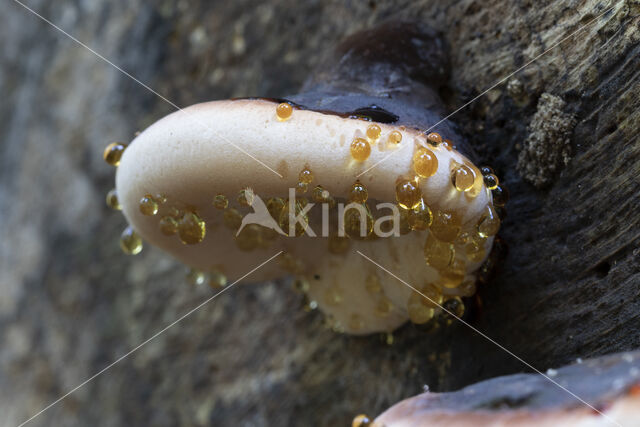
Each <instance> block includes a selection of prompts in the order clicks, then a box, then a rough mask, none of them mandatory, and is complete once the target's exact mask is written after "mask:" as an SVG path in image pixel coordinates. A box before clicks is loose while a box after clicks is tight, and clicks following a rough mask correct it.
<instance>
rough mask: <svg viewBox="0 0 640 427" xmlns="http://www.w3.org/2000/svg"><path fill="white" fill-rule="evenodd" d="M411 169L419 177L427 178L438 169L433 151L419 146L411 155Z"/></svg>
mask: <svg viewBox="0 0 640 427" xmlns="http://www.w3.org/2000/svg"><path fill="white" fill-rule="evenodd" d="M413 170H414V171H415V172H416V174H418V176H419V177H421V178H429V177H430V176H433V175H435V173H436V172H437V171H438V158H437V157H436V155H435V154H434V153H433V151H431V150H429V149H428V148H424V147H420V148H418V149H417V150H416V153H415V154H414V155H413Z"/></svg>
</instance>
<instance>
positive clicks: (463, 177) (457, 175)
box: [451, 165, 475, 191]
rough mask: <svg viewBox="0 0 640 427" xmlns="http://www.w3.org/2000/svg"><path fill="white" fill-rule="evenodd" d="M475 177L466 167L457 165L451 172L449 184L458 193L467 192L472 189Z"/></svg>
mask: <svg viewBox="0 0 640 427" xmlns="http://www.w3.org/2000/svg"><path fill="white" fill-rule="evenodd" d="M474 180H475V175H474V174H473V171H472V170H471V168H470V167H469V166H467V165H457V166H456V167H455V168H454V169H453V171H451V183H452V184H453V186H454V187H455V188H456V190H458V191H468V190H470V189H471V187H473V182H474Z"/></svg>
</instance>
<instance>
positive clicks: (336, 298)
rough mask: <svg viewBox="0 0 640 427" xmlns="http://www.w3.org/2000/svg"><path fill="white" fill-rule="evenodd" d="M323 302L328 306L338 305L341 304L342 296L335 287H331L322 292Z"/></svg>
mask: <svg viewBox="0 0 640 427" xmlns="http://www.w3.org/2000/svg"><path fill="white" fill-rule="evenodd" d="M324 301H325V302H326V303H327V304H329V305H333V306H335V305H339V304H340V303H341V302H342V295H341V294H340V291H339V290H338V289H337V288H336V287H334V286H332V287H330V288H329V289H327V290H326V291H324Z"/></svg>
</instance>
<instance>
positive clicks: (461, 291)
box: [456, 279, 476, 297]
mask: <svg viewBox="0 0 640 427" xmlns="http://www.w3.org/2000/svg"><path fill="white" fill-rule="evenodd" d="M456 291H458V295H460V296H461V297H470V296H473V294H475V293H476V281H475V279H466V280H464V281H463V282H462V283H460V285H459V286H458V287H457V288H456Z"/></svg>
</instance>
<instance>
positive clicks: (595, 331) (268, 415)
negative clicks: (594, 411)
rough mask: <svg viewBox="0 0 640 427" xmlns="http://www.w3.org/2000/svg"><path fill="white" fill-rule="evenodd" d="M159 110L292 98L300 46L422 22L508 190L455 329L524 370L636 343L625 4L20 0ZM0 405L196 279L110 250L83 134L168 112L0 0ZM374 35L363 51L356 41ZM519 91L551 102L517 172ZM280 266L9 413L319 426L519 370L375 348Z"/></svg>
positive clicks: (110, 342)
mask: <svg viewBox="0 0 640 427" xmlns="http://www.w3.org/2000/svg"><path fill="white" fill-rule="evenodd" d="M28 5H29V6H31V7H33V8H35V9H36V10H37V11H38V12H39V13H42V14H43V15H44V16H46V17H47V18H49V19H51V20H52V21H53V22H55V23H56V24H58V25H60V26H61V27H63V28H64V29H65V30H67V31H69V32H70V33H72V34H73V35H74V36H76V37H78V38H79V39H80V40H82V41H83V42H85V43H86V44H88V45H89V46H91V47H92V48H94V49H96V50H97V51H98V52H100V53H101V54H103V55H104V56H106V57H107V58H109V59H110V60H111V61H113V62H114V63H116V64H118V65H119V66H121V67H122V68H124V69H125V70H127V71H128V72H130V73H131V74H133V75H135V76H136V78H138V79H140V80H141V81H143V82H145V83H146V84H148V85H149V86H151V87H152V88H154V90H156V91H158V92H159V93H161V94H162V95H163V96H166V97H167V98H168V99H170V100H171V101H173V102H175V103H176V104H178V105H180V106H185V105H189V104H193V103H195V102H199V101H205V100H210V99H219V98H229V97H234V96H251V95H259V96H268V97H269V96H271V97H277V96H282V95H285V94H290V93H295V92H296V90H297V89H298V88H299V87H300V85H301V84H302V83H303V81H304V80H305V79H306V76H307V75H308V74H309V72H310V70H312V69H313V66H314V65H315V64H317V63H318V61H319V59H320V57H321V54H322V53H323V52H325V51H326V49H329V48H330V47H331V46H332V45H334V44H335V43H337V42H338V41H340V40H341V39H342V38H343V37H344V36H346V35H348V34H351V33H352V32H354V31H357V30H360V29H364V28H367V27H370V26H372V25H375V24H376V23H378V22H381V21H383V20H385V19H388V18H390V17H395V18H405V19H406V18H414V19H419V20H421V21H424V22H429V23H431V25H433V26H434V27H436V28H437V29H439V30H441V31H442V32H443V33H444V34H445V35H446V37H447V40H448V43H449V49H450V52H451V63H452V69H453V72H452V75H451V77H450V79H449V81H448V82H447V85H446V87H444V88H443V89H442V91H441V95H442V96H443V97H444V98H445V100H446V102H447V105H448V108H449V110H450V111H454V110H455V109H456V108H457V107H459V106H460V105H462V104H464V103H465V102H467V101H468V100H470V99H472V98H473V97H474V96H476V95H478V94H480V93H482V92H483V91H484V90H485V89H486V88H488V87H490V86H491V85H492V84H493V83H495V82H496V81H498V80H500V79H501V78H503V77H504V76H506V75H508V74H509V73H511V72H512V71H513V70H515V69H517V68H518V67H520V66H522V65H524V64H526V63H527V62H528V61H530V60H531V59H533V58H534V57H535V56H537V55H538V54H540V53H542V52H544V51H545V50H546V49H548V48H549V47H551V46H552V45H553V44H554V43H556V42H558V41H560V40H561V39H562V38H563V37H566V36H567V35H569V34H571V33H572V32H574V31H576V30H578V29H579V28H580V26H581V25H585V24H587V23H589V22H590V21H591V20H592V19H593V18H595V17H596V16H597V15H598V14H600V13H601V12H604V11H605V10H606V8H607V7H609V6H612V7H613V9H612V11H610V12H608V13H607V14H605V15H604V16H602V17H599V18H598V19H597V20H596V21H595V22H594V23H593V24H592V25H590V26H589V27H588V28H586V29H585V30H584V31H583V32H581V33H580V34H579V35H576V36H574V37H572V38H571V39H570V40H569V41H567V42H566V43H564V44H562V45H561V46H559V47H557V48H555V49H553V50H551V51H549V52H548V53H547V54H546V55H544V56H543V57H542V58H540V59H539V60H537V61H536V62H535V63H533V64H531V65H530V66H529V67H527V68H526V69H524V70H523V71H522V72H520V73H518V74H517V75H515V76H513V77H512V78H510V79H508V80H509V81H508V82H505V83H504V84H502V85H500V86H498V87H496V88H494V89H492V90H490V91H489V92H488V93H486V94H485V95H484V96H482V97H481V98H479V99H478V100H477V101H476V102H474V103H473V104H472V105H470V106H469V107H467V108H465V109H463V110H462V111H460V112H459V113H458V114H456V115H455V116H454V117H453V118H452V120H453V121H454V122H456V123H457V124H458V125H459V127H460V129H461V130H462V131H463V133H464V135H465V136H466V137H467V139H468V140H469V141H470V142H471V143H472V144H473V145H474V147H475V149H476V151H477V152H478V154H479V155H480V156H481V158H482V160H483V163H486V164H489V165H491V166H493V167H494V168H495V169H496V170H497V171H498V173H499V175H500V177H501V178H502V181H503V182H505V183H506V184H507V186H508V188H509V190H510V193H511V200H510V202H509V204H508V205H507V210H508V217H507V219H506V221H505V222H504V226H503V230H502V231H501V235H502V237H503V238H504V240H505V241H506V242H507V244H508V246H509V253H508V256H507V257H506V258H505V259H504V261H503V262H502V265H501V268H500V271H499V274H498V275H497V277H496V278H495V279H494V280H493V281H492V282H491V283H490V284H488V285H487V286H485V287H482V288H481V289H480V291H479V296H480V298H481V300H482V309H481V310H478V311H477V314H476V316H475V317H474V318H472V319H470V320H471V322H472V324H473V325H474V326H475V327H477V328H478V329H480V330H482V331H483V332H484V333H486V334H487V335H488V336H490V337H492V338H494V339H495V340H496V341H498V342H500V343H501V344H502V345H504V346H505V347H506V348H508V349H510V350H511V351H513V352H514V353H515V354H517V355H519V356H521V357H522V358H523V359H525V360H527V361H528V362H530V363H531V364H532V365H534V366H536V367H537V368H539V369H542V370H545V369H547V368H549V367H557V366H559V365H562V364H565V363H567V362H569V361H571V360H574V359H575V358H577V357H582V358H586V357H591V356H595V355H600V354H605V353H610V352H614V351H621V350H630V349H634V348H638V347H640V338H639V337H638V334H637V330H638V327H639V326H640V320H639V319H638V312H639V311H640V310H639V308H640V302H639V301H640V300H639V299H638V296H639V293H640V291H639V289H640V288H639V285H640V268H639V266H638V264H639V263H638V254H639V253H640V243H639V237H640V227H639V223H640V216H639V215H638V213H637V209H638V206H640V193H639V192H638V186H639V184H640V182H639V181H640V178H639V176H640V144H639V143H638V135H639V134H640V132H639V126H640V125H639V124H640V120H639V115H640V113H639V111H640V109H639V108H638V107H639V105H640V99H639V97H638V93H640V79H639V71H638V70H639V68H640V67H639V63H640V43H639V41H640V31H639V30H638V27H639V23H640V17H639V15H640V4H638V2H637V1H634V0H625V1H612V2H605V1H593V0H585V1H578V0H576V1H569V2H553V1H545V2H532V1H526V0H522V1H515V2H514V1H504V0H503V1H497V0H489V1H478V0H461V1H456V2H429V1H413V2H409V1H405V2H402V1H392V0H389V1H373V0H372V1H369V2H353V3H344V2H341V1H323V2H294V1H290V0H279V1H270V2H268V3H266V4H265V3H263V2H258V1H249V0H242V1H234V2H224V3H223V2H220V3H216V4H210V3H209V2H204V1H192V2H188V3H187V2H178V3H174V2H159V3H155V2H153V3H152V2H142V1H128V2H124V1H114V2H97V3H86V2H82V3H72V2H65V3H52V2H45V1H31V2H29V3H28ZM0 35H1V36H2V39H3V42H4V43H3V49H2V50H1V51H0V61H1V63H2V68H0V88H1V89H2V93H3V98H4V99H3V102H2V103H1V104H0V134H1V135H2V144H1V145H0V177H1V182H0V214H1V215H2V220H3V227H2V228H1V229H0V233H1V234H0V236H1V237H2V239H1V241H2V244H0V255H1V256H0V287H1V288H0V289H1V291H2V296H1V298H0V337H1V340H2V341H1V342H2V347H1V348H0V414H1V415H0V423H2V424H3V425H4V424H6V425H16V424H18V423H19V422H21V421H23V420H24V419H26V418H27V417H29V416H30V415H33V414H35V413H36V412H37V411H39V410H40V409H42V408H43V407H44V406H45V405H46V404H48V403H49V402H51V401H53V400H54V399H56V398H57V397H59V396H60V395H62V394H64V393H65V392H66V391H68V390H70V389H72V388H73V387H74V386H76V385H77V384H79V383H81V382H82V381H84V380H85V379H86V378H88V377H90V376H91V375H92V374H94V373H95V372H97V371H98V370H100V369H102V368H103V367H105V366H106V365H108V364H109V363H110V362H111V361H113V360H115V359H117V358H118V357H119V356H120V355H122V354H124V353H126V352H127V351H128V350H129V349H131V348H133V347H135V346H136V345H138V344H139V343H140V342H142V341H143V340H144V339H145V338H147V337H149V336H151V335H153V334H154V333H155V332H156V331H158V330H160V329H162V328H163V327H164V326H165V325H167V324H169V323H170V322H172V321H173V320H174V319H176V318H177V317H179V316H180V315H181V314H183V313H185V312H186V311H188V310H189V309H190V308H192V307H194V306H195V305H197V304H198V303H199V302H200V301H202V300H203V299H204V298H206V297H207V296H209V295H210V293H209V292H208V291H207V290H205V289H192V288H190V287H189V286H187V285H186V284H185V283H184V279H183V271H182V268H181V267H180V266H179V265H177V264H176V263H174V262H173V261H171V260H170V259H168V258H167V257H166V256H164V255H163V254H161V253H159V252H158V251H156V250H153V249H152V248H146V249H145V251H143V254H141V255H140V256H138V257H136V258H127V257H125V256H123V255H122V254H121V253H120V251H119V248H118V245H117V236H118V235H119V232H120V230H121V229H122V228H123V227H124V225H125V224H124V223H123V219H122V218H121V216H119V215H117V214H114V213H113V212H111V211H109V210H108V209H107V208H106V207H105V206H104V202H103V197H104V194H106V192H107V191H108V190H109V189H110V188H111V187H112V186H113V171H112V170H111V169H110V168H108V167H107V166H106V165H104V164H103V162H102V159H101V158H100V157H101V152H102V149H103V148H104V146H105V144H106V143H108V142H110V141H112V140H129V139H130V138H131V136H132V135H133V133H134V132H135V131H136V130H139V129H142V128H144V127H146V126H147V125H149V124H150V123H152V122H153V121H155V120H156V119H158V118H160V117H161V116H163V115H165V114H167V113H169V112H171V111H172V107H171V106H170V105H168V104H167V103H166V102H164V101H163V100H162V99H160V98H158V97H157V96H155V95H154V94H152V93H150V92H148V91H147V90H146V89H144V88H143V87H141V86H140V85H138V84H137V83H135V82H133V81H132V80H131V79H129V78H127V77H125V76H123V75H122V74H121V73H119V72H118V71H117V70H115V69H113V68H112V67H110V66H109V65H108V64H105V63H104V62H102V61H100V60H99V59H98V58H96V57H95V56H94V55H93V54H91V53H89V52H87V51H86V50H85V49H83V48H81V47H79V46H77V45H75V44H74V43H73V42H72V41H70V40H69V39H67V38H66V37H64V36H63V35H61V34H60V33H57V32H56V31H55V30H54V29H52V28H51V27H49V26H47V25H46V24H44V23H43V22H41V21H39V20H38V19H37V18H36V17H35V16H33V15H31V14H29V13H28V12H27V11H26V10H24V9H23V8H21V7H20V6H19V5H18V4H16V3H13V2H9V3H8V4H6V5H5V8H4V10H3V13H2V15H0ZM373 48H375V47H373ZM543 93H548V94H551V95H553V96H557V97H559V98H560V99H561V100H562V101H563V102H564V103H565V105H564V107H563V113H564V114H567V115H570V116H573V117H575V120H576V122H575V123H576V124H575V127H573V128H572V129H571V130H570V131H569V132H568V134H569V143H570V146H571V153H572V154H571V160H570V161H569V162H568V163H567V164H566V165H564V164H562V167H561V168H560V170H557V171H556V172H554V175H553V177H551V178H550V183H549V185H548V186H547V187H546V188H544V189H542V190H537V189H536V188H535V187H534V186H533V185H531V184H529V183H528V182H525V181H524V180H523V178H522V176H521V175H520V172H519V170H522V168H520V169H519V168H517V163H518V156H519V153H520V152H521V151H522V150H523V149H526V147H527V145H526V141H530V140H531V138H532V137H530V134H532V133H535V134H537V133H541V134H542V135H543V138H541V139H540V140H542V141H544V140H549V139H550V140H553V138H552V137H550V136H549V135H548V134H546V133H545V132H546V131H545V130H544V129H542V130H541V129H538V128H530V124H531V123H532V119H533V117H534V115H535V114H536V110H537V108H538V105H540V103H539V100H540V98H541V95H542V94H543ZM300 305H301V300H300V297H299V296H298V295H297V294H296V293H294V292H293V291H292V290H290V289H289V287H288V285H287V283H285V282H284V281H283V282H281V283H267V284H264V285H260V286H255V287H239V288H236V289H233V290H232V291H231V292H229V293H228V294H226V295H223V296H221V297H220V298H218V299H216V300H215V301H214V302H213V303H211V304H210V305H208V306H207V307H205V308H203V309H202V310H200V311H199V312H197V313H196V314H194V315H193V316H192V317H190V318H189V319H187V320H185V321H184V322H182V323H181V324H180V325H178V326H176V327H174V328H172V329H170V330H169V331H167V333H165V334H163V335H162V336H160V337H158V338H157V339H156V340H154V341H153V342H151V343H150V344H149V345H147V346H146V347H144V348H142V349H141V350H140V351H138V352H136V353H135V354H134V355H132V356H131V357H130V358H128V359H126V360H125V361H123V362H122V363H120V364H118V365H116V366H115V367H113V368H112V369H110V370H109V371H108V372H106V373H105V374H104V375H103V376H101V377H99V378H97V379H96V380H95V381H92V382H91V383H89V384H88V385H86V386H85V387H83V388H82V389H80V390H78V392H76V393H74V394H73V395H71V396H70V397H68V398H67V399H65V400H64V401H63V402H61V403H60V404H58V405H57V406H55V407H53V408H52V409H50V410H49V411H47V412H46V413H44V414H43V415H41V416H40V417H38V418H36V419H35V420H34V422H33V425H52V424H64V425H101V426H102V425H105V426H110V425H122V424H128V425H157V426H164V425H195V426H198V425H208V424H215V425H222V424H224V425H230V424H240V425H258V426H260V425H286V424H296V425H304V424H309V425H337V424H346V423H347V422H349V420H350V419H351V417H352V416H353V415H355V414H357V413H360V412H366V413H369V414H376V413H379V412H381V411H382V410H383V409H385V408H386V407H387V406H390V405H391V404H393V403H395V402H396V401H398V400H400V399H403V398H406V397H408V396H411V395H414V394H417V393H419V392H420V391H421V390H422V387H423V385H425V384H428V385H429V386H430V388H431V390H437V391H446V390H452V389H456V388H459V387H461V386H464V385H466V384H469V383H472V382H475V381H477V380H480V379H484V378H489V377H492V376H496V375H499V374H506V373H513V372H520V371H526V368H525V367H524V366H523V365H522V364H520V363H519V362H518V361H516V360H515V359H513V358H512V357H511V356H509V355H508V354H506V353H504V352H503V351H502V350H500V349H498V348H497V347H495V346H494V345H493V344H491V343H489V342H487V341H486V340H484V339H483V338H482V337H480V336H478V335H477V334H476V333H474V332H473V331H471V330H469V329H467V328H465V327H464V326H463V325H454V326H453V327H451V328H449V329H447V330H444V331H440V332H437V333H432V334H427V333H425V332H422V331H419V330H417V329H416V328H414V327H412V326H411V325H407V326H405V327H404V328H402V329H401V330H399V331H398V332H397V333H396V334H395V335H394V336H395V339H394V344H393V345H391V346H388V345H386V344H385V343H384V342H383V341H382V340H381V339H380V338H379V337H377V336H372V337H367V338H354V337H347V336H341V335H336V334H335V333H333V332H331V331H329V330H326V329H325V328H324V327H323V325H322V319H321V316H320V315H319V314H318V313H306V312H304V311H302V310H301V309H300V308H299V306H300Z"/></svg>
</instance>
